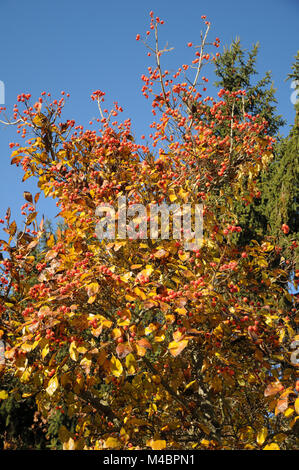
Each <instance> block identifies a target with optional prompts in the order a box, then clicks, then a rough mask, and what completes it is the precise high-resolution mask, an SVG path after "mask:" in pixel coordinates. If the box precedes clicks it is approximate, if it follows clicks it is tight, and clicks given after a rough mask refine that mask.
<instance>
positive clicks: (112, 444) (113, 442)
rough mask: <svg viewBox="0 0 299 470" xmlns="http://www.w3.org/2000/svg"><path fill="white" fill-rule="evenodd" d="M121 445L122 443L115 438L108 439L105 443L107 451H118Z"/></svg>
mask: <svg viewBox="0 0 299 470" xmlns="http://www.w3.org/2000/svg"><path fill="white" fill-rule="evenodd" d="M120 445H121V443H120V441H119V440H118V439H116V438H115V437H108V439H106V441H105V449H116V448H117V447H119V446H120Z"/></svg>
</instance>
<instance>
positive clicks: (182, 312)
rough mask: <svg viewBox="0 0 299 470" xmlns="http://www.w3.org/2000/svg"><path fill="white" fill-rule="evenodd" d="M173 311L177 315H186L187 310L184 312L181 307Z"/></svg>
mask: <svg viewBox="0 0 299 470" xmlns="http://www.w3.org/2000/svg"><path fill="white" fill-rule="evenodd" d="M175 311H176V312H177V313H178V314H179V315H187V310H186V309H185V308H184V307H182V308H180V307H178V308H176V309H175Z"/></svg>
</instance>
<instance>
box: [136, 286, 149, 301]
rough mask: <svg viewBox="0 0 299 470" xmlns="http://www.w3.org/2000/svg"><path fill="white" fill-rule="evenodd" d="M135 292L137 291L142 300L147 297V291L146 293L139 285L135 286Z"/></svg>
mask: <svg viewBox="0 0 299 470" xmlns="http://www.w3.org/2000/svg"><path fill="white" fill-rule="evenodd" d="M134 292H135V294H137V295H138V297H140V298H141V299H142V300H145V299H146V295H145V293H144V292H143V291H142V290H141V289H139V287H135V289H134Z"/></svg>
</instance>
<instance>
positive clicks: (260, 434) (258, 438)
mask: <svg viewBox="0 0 299 470" xmlns="http://www.w3.org/2000/svg"><path fill="white" fill-rule="evenodd" d="M267 435H268V430H267V428H265V427H263V428H262V429H261V430H260V431H259V432H258V434H257V436H256V442H257V443H258V445H259V446H262V445H263V444H264V442H265V440H266V438H267Z"/></svg>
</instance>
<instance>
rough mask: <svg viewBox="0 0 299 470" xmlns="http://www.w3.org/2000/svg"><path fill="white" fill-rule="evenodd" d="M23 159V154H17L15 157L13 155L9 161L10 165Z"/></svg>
mask: <svg viewBox="0 0 299 470" xmlns="http://www.w3.org/2000/svg"><path fill="white" fill-rule="evenodd" d="M22 159H23V155H17V156H16V157H13V158H12V159H11V161H10V164H11V165H14V164H15V163H19V162H20V161H21V160H22Z"/></svg>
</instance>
